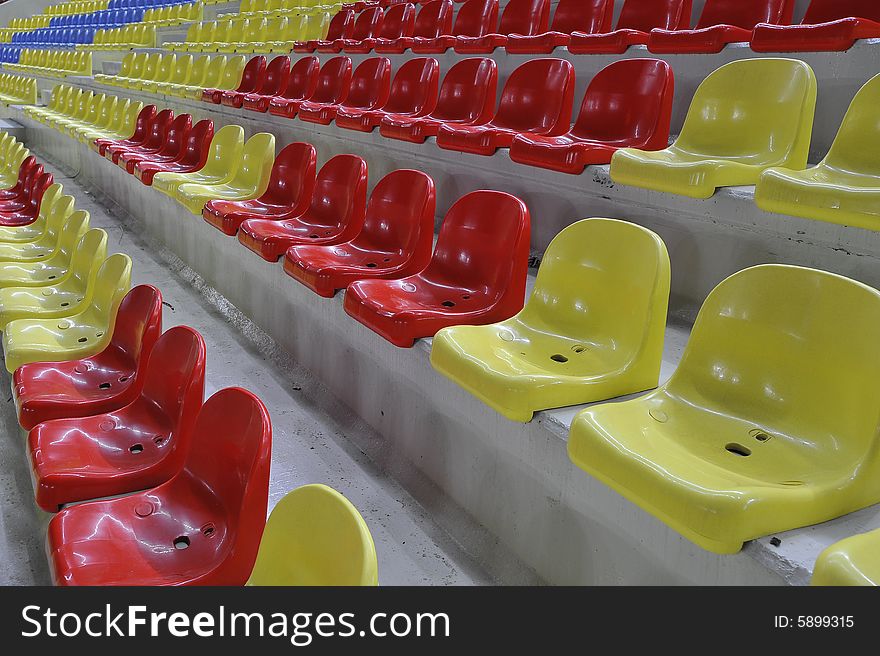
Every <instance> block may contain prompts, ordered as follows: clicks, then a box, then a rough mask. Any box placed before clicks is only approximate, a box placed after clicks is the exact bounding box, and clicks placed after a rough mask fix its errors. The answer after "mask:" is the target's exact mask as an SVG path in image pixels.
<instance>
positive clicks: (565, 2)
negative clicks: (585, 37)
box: [550, 0, 614, 34]
mask: <svg viewBox="0 0 880 656" xmlns="http://www.w3.org/2000/svg"><path fill="white" fill-rule="evenodd" d="M584 5H586V6H584ZM613 14H614V0H586V1H585V0H559V3H558V4H557V5H556V11H555V12H554V13H553V20H552V21H551V23H550V31H552V32H561V33H563V34H571V33H572V32H583V33H585V34H604V33H607V32H610V31H611V20H612V18H613Z"/></svg>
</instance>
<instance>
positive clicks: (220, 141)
mask: <svg viewBox="0 0 880 656" xmlns="http://www.w3.org/2000/svg"><path fill="white" fill-rule="evenodd" d="M243 149H244V128H242V127H241V126H240V125H224V126H223V127H222V128H220V129H219V130H217V132H216V133H215V134H214V138H213V139H212V140H211V148H210V149H209V150H208V159H207V161H206V162H205V166H203V167H202V168H201V169H199V170H198V171H193V172H192V173H168V172H161V173H157V174H156V175H155V176H154V177H153V189H158V190H159V191H161V192H162V193H163V194H165V195H167V196H171V197H172V198H174V197H175V194H176V192H177V188H178V187H179V186H180V185H182V184H186V183H194V184H203V185H213V184H223V183H225V182H228V181H229V180H231V179H232V176H233V175H234V173H235V170H236V168H237V167H238V164H239V162H240V161H241V153H242V150H243Z"/></svg>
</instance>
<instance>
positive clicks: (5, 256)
mask: <svg viewBox="0 0 880 656" xmlns="http://www.w3.org/2000/svg"><path fill="white" fill-rule="evenodd" d="M47 193H48V190H47ZM57 195H58V196H60V190H59V194H57ZM49 200H50V202H51V201H52V199H51V198H50V199H49ZM72 213H73V204H72V203H70V202H64V203H61V202H57V201H56V202H55V203H54V204H53V205H52V207H51V209H50V210H49V213H48V215H47V216H46V218H45V220H43V221H41V222H40V223H41V224H42V225H41V226H40V225H38V227H37V229H41V228H42V229H41V232H40V234H39V235H38V236H37V237H36V238H35V239H31V240H26V241H21V240H15V241H2V242H0V262H37V261H40V260H45V259H46V258H48V257H51V256H52V255H53V254H54V253H55V252H56V250H57V249H58V248H59V245H60V243H59V242H60V239H61V231H62V229H63V227H64V224H65V223H66V222H67V219H68V218H69V217H70V215H71V214H72ZM38 221H40V218H39V215H38V217H37V220H36V221H34V223H32V224H31V225H32V226H33V225H35V224H37V222H38ZM21 227H30V226H21ZM15 229H16V228H13V230H15Z"/></svg>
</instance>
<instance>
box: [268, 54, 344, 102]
mask: <svg viewBox="0 0 880 656" xmlns="http://www.w3.org/2000/svg"><path fill="white" fill-rule="evenodd" d="M336 59H339V60H341V61H340V62H338V63H337V64H334V65H338V64H342V65H343V66H344V64H345V59H346V58H345V57H336V58H334V59H331V60H330V61H328V62H327V65H328V66H329V65H331V63H333V62H334V61H335V60H336ZM320 69H321V64H320V62H319V61H318V58H317V57H302V58H300V59H298V60H297V61H296V63H295V64H294V65H293V66H291V67H290V75H289V76H288V78H287V85H286V86H285V87H284V91H283V92H282V93H281V94H280V95H281V96H282V97H284V98H290V99H292V100H300V99H302V98H309V97H311V96H312V95H313V94H314V93H315V89H316V88H317V86H318V75H319V74H320V73H319V72H320ZM348 70H349V73H348V74H349V77H350V76H351V60H348Z"/></svg>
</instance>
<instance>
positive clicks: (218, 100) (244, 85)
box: [202, 55, 266, 107]
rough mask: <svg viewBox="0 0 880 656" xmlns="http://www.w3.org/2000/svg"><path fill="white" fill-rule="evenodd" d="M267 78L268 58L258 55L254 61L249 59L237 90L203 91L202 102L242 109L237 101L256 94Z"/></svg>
mask: <svg viewBox="0 0 880 656" xmlns="http://www.w3.org/2000/svg"><path fill="white" fill-rule="evenodd" d="M265 77H266V58H265V57H263V55H258V56H256V57H254V58H253V59H249V60H248V62H247V64H245V65H244V70H242V72H241V81H240V82H239V83H238V86H237V87H236V88H235V89H229V90H226V89H205V90H204V91H202V100H204V101H206V102H212V103H214V104H215V105H220V104H224V105H228V106H230V107H241V103H239V104H238V105H236V104H235V102H236V100H235V99H237V98H243V97H244V96H245V94H248V93H254V92H255V91H256V90H257V89H259V88H260V86H261V85H262V84H263V79H264V78H265ZM239 94H240V95H239ZM224 99H225V102H224Z"/></svg>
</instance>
